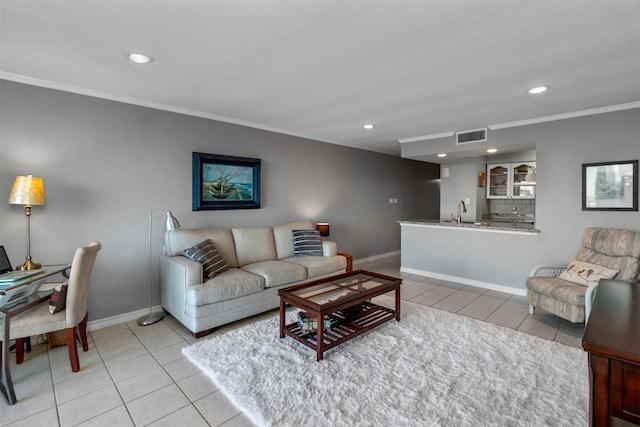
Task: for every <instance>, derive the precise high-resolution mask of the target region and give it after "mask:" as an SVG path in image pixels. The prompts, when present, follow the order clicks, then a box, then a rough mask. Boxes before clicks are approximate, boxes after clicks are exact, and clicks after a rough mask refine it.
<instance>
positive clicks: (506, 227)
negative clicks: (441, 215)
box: [398, 219, 540, 234]
mask: <svg viewBox="0 0 640 427" xmlns="http://www.w3.org/2000/svg"><path fill="white" fill-rule="evenodd" d="M398 223H399V224H400V225H409V226H411V225H414V226H424V227H448V228H453V229H460V230H472V231H488V232H496V233H519V234H538V233H540V230H538V229H536V228H535V226H534V224H529V223H524V222H511V223H510V222H492V221H480V222H462V223H460V224H458V223H456V222H454V221H443V220H439V219H416V220H410V221H398Z"/></svg>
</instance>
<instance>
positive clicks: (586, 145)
mask: <svg viewBox="0 0 640 427" xmlns="http://www.w3.org/2000/svg"><path fill="white" fill-rule="evenodd" d="M489 137H490V138H491V140H492V142H495V143H498V144H506V143H511V144H515V145H523V146H525V145H530V144H535V146H536V169H537V170H536V180H537V189H536V228H537V229H539V230H540V234H538V235H536V236H535V237H526V238H525V237H522V238H517V237H514V236H490V235H488V233H485V234H486V235H485V234H478V233H476V234H473V235H462V233H464V231H450V232H449V234H451V233H458V234H456V235H455V236H456V237H455V239H460V241H459V242H458V243H459V244H458V245H457V246H456V245H453V244H451V242H452V241H453V240H451V239H449V238H447V235H448V234H447V233H445V232H444V231H438V232H437V233H434V232H430V231H429V232H428V231H421V232H420V234H424V235H425V238H424V239H423V240H424V241H428V242H429V244H430V245H432V247H437V248H438V251H439V253H438V254H437V257H432V259H431V262H427V261H425V260H426V259H427V258H428V257H429V252H424V253H423V255H422V256H418V255H415V256H412V255H410V254H405V253H404V252H405V249H406V248H407V247H406V246H405V244H404V242H403V245H402V250H403V254H402V257H403V261H402V262H403V267H407V268H412V269H419V270H425V271H430V270H429V269H430V268H433V266H437V267H436V268H439V269H440V271H441V272H442V273H444V274H450V275H455V272H458V273H459V274H460V275H461V276H460V277H469V278H476V279H478V280H482V281H485V282H490V283H496V284H502V285H506V286H513V287H524V279H525V278H526V276H527V275H528V273H529V271H530V269H531V268H532V267H534V266H536V265H564V264H565V263H568V262H569V261H571V260H572V259H573V257H574V256H575V254H576V252H577V250H578V248H579V246H580V242H581V240H582V235H583V233H584V230H585V228H587V227H615V228H623V229H629V230H635V231H640V212H615V211H614V212H611V211H609V212H607V211H595V212H594V211H591V212H584V211H582V164H583V163H594V162H607V161H619V160H635V159H640V109H632V110H625V111H618V112H612V113H606V114H598V115H591V116H585V117H580V118H573V119H567V120H559V121H553V122H548V123H540V124H535V125H529V126H522V127H517V128H509V129H503V130H497V131H493V132H491V133H490V135H489ZM404 145H407V144H404ZM435 149H436V150H439V151H446V150H445V149H443V147H442V146H440V147H438V148H435ZM413 150H414V152H416V147H413ZM403 155H404V146H403ZM475 167H477V160H475V159H474V160H473V161H469V162H466V163H463V164H456V166H455V168H456V169H459V170H460V171H461V175H463V176H466V177H465V178H463V181H465V182H466V183H465V182H462V183H460V182H456V184H455V191H456V193H457V194H456V197H455V198H454V199H453V200H454V201H455V199H457V198H458V197H460V196H462V197H467V196H465V194H472V193H473V192H474V191H475V187H476V186H477V184H476V178H475V177H474V176H472V173H471V172H473V170H474V168H475ZM455 173H457V172H455V171H454V169H451V175H452V176H453V175H454V174H455ZM465 173H466V175H465ZM447 190H448V189H447V187H446V186H445V185H444V180H443V185H442V190H441V191H442V193H443V197H442V210H443V212H447V211H448V209H451V207H450V205H451V202H450V200H451V198H446V197H445V196H444V194H445V192H446V191H447ZM445 205H446V207H445ZM454 206H455V205H454ZM406 232H407V233H410V232H411V231H409V230H407V231H406ZM404 233H405V231H404V230H403V235H404ZM440 240H441V241H442V242H440ZM445 240H446V241H445ZM516 240H517V241H520V242H522V243H521V244H518V245H516V246H514V244H513V241H516ZM502 241H505V242H510V241H511V243H512V244H508V245H506V246H504V249H503V250H500V248H501V247H503V245H501V244H500V242H502ZM423 243H424V242H422V241H414V242H412V249H411V250H412V251H416V252H417V251H422V250H423V249H422V248H424V245H423ZM440 243H442V244H440ZM447 248H448V249H447ZM460 248H462V250H461V249H460ZM444 252H447V253H444ZM462 259H471V260H472V262H471V263H470V265H476V266H479V265H484V266H487V268H486V269H485V270H486V271H484V270H483V273H482V277H479V273H478V272H479V270H478V269H476V270H475V272H474V269H473V268H471V269H470V271H468V272H465V271H463V270H466V267H462V266H461V265H460V260H462ZM405 260H406V261H407V262H409V261H410V264H411V265H409V264H406V263H405ZM523 260H526V262H523ZM467 273H468V274H469V275H468V276H462V274H467Z"/></svg>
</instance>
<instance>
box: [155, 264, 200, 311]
mask: <svg viewBox="0 0 640 427" xmlns="http://www.w3.org/2000/svg"><path fill="white" fill-rule="evenodd" d="M198 283H202V264H200V263H199V262H196V261H193V260H190V259H189V258H187V257H184V256H182V255H178V256H168V255H162V257H161V259H160V302H161V304H162V307H163V308H164V309H165V310H167V311H168V312H169V313H171V314H172V315H173V316H174V317H175V318H177V319H178V320H179V321H182V317H183V316H184V312H185V303H186V301H187V288H188V287H189V286H191V285H195V284H198Z"/></svg>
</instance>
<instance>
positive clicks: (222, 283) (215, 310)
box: [160, 221, 347, 337]
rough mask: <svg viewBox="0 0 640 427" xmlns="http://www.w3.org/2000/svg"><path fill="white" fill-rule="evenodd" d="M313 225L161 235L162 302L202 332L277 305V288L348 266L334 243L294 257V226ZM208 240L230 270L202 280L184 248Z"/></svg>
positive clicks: (195, 230)
mask: <svg viewBox="0 0 640 427" xmlns="http://www.w3.org/2000/svg"><path fill="white" fill-rule="evenodd" d="M311 229H315V224H314V223H313V222H312V221H299V222H294V223H290V224H285V225H278V226H274V227H238V228H179V229H177V230H170V231H167V232H166V234H165V254H164V255H163V256H162V259H161V274H160V286H161V302H162V307H163V308H164V309H165V310H166V311H167V312H169V313H170V314H171V315H172V316H173V317H175V318H176V319H177V320H178V321H180V323H182V324H183V325H184V326H186V327H187V328H188V329H189V330H190V331H191V332H192V333H193V335H194V336H196V337H200V336H203V335H206V334H208V333H210V332H211V329H213V328H215V327H218V326H221V325H224V324H226V323H230V322H233V321H236V320H240V319H243V318H245V317H248V316H252V315H255V314H258V313H262V312H265V311H268V310H271V309H274V308H276V307H278V306H279V304H280V303H279V299H278V289H280V288H282V287H286V286H290V285H293V284H296V283H300V282H303V281H307V280H310V279H318V278H322V277H326V276H331V275H334V274H338V273H343V272H345V271H346V265H347V262H346V258H345V257H343V256H340V255H337V250H336V245H335V243H333V242H327V241H325V242H323V253H324V256H310V257H302V258H295V257H294V256H293V250H294V248H293V238H292V231H293V230H311ZM205 239H211V240H212V241H213V242H214V244H215V246H216V249H217V250H218V252H219V253H220V254H221V255H222V256H223V258H224V260H225V261H226V263H227V264H228V265H229V267H230V268H229V269H228V270H226V271H224V272H222V273H221V274H219V275H217V276H215V277H214V278H212V279H209V280H206V281H204V280H203V273H202V264H200V263H199V262H196V261H192V260H191V259H189V258H187V257H185V256H184V255H183V251H184V250H185V249H188V248H190V247H192V246H193V245H195V244H197V243H199V242H201V241H203V240H205Z"/></svg>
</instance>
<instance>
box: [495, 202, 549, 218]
mask: <svg viewBox="0 0 640 427" xmlns="http://www.w3.org/2000/svg"><path fill="white" fill-rule="evenodd" d="M487 211H488V212H489V218H492V217H494V216H504V215H513V216H514V217H519V218H525V217H526V218H531V219H535V215H536V201H535V199H524V200H513V199H506V200H503V199H487ZM483 216H484V215H483Z"/></svg>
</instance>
